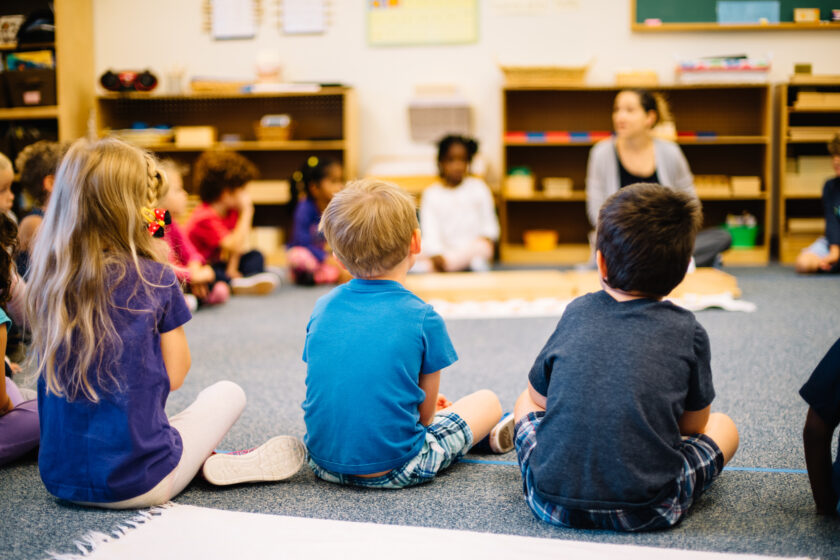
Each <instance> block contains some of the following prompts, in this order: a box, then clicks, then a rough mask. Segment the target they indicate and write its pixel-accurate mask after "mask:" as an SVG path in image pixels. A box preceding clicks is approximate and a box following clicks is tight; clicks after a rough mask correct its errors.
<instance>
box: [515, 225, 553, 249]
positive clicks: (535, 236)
mask: <svg viewBox="0 0 840 560" xmlns="http://www.w3.org/2000/svg"><path fill="white" fill-rule="evenodd" d="M522 237H523V239H524V241H525V248H526V249H528V250H529V251H551V250H552V249H555V248H556V247H557V239H558V237H559V236H558V234H557V232H556V231H554V230H553V229H529V230H527V231H526V232H524V233H523V234H522Z"/></svg>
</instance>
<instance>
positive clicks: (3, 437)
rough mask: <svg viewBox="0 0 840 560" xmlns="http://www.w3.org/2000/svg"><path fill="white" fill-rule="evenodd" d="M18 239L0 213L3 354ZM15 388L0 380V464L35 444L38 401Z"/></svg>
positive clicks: (0, 339) (0, 340) (0, 349)
mask: <svg viewBox="0 0 840 560" xmlns="http://www.w3.org/2000/svg"><path fill="white" fill-rule="evenodd" d="M16 241H17V226H16V225H15V223H14V222H13V221H12V220H11V219H10V218H9V217H8V216H6V215H5V214H0V305H2V307H0V352H2V354H5V353H6V337H7V332H8V329H9V327H10V325H11V322H12V321H11V319H9V316H8V315H6V312H5V310H4V308H5V306H6V304H7V303H8V300H9V297H10V296H11V293H12V282H13V281H14V278H15V276H14V271H13V269H12V262H13V261H12V251H13V249H14V246H15V243H16ZM33 392H34V391H31V390H25V389H18V387H17V385H15V383H14V382H13V381H12V380H11V379H10V378H8V377H6V376H3V381H2V382H0V465H4V464H6V463H8V462H10V461H13V460H15V459H17V458H18V457H20V456H22V455H24V454H25V453H28V452H29V451H31V450H33V449H35V448H36V447H37V446H38V440H39V424H38V402H37V401H36V400H35V396H34V395H33V394H31V393H33Z"/></svg>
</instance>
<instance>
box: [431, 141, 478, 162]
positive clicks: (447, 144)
mask: <svg viewBox="0 0 840 560" xmlns="http://www.w3.org/2000/svg"><path fill="white" fill-rule="evenodd" d="M454 144H461V145H462V146H464V148H465V149H466V150H467V162H471V161H472V158H473V156H475V154H476V153H477V152H478V141H477V140H475V139H473V138H470V137H469V136H460V135H457V134H450V135H448V136H444V137H443V138H441V139H440V141H439V142H438V158H437V160H438V163H440V162H442V161H443V158H445V157H446V154H448V153H449V148H451V147H452V146H453V145H454Z"/></svg>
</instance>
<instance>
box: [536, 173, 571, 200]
mask: <svg viewBox="0 0 840 560" xmlns="http://www.w3.org/2000/svg"><path fill="white" fill-rule="evenodd" d="M542 184H543V192H544V193H545V195H546V196H549V197H558V198H565V197H569V196H571V194H572V189H573V188H574V182H573V181H572V178H571V177H546V178H544V179H543V182H542Z"/></svg>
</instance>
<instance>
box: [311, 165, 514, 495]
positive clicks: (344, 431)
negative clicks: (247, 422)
mask: <svg viewBox="0 0 840 560" xmlns="http://www.w3.org/2000/svg"><path fill="white" fill-rule="evenodd" d="M321 229H322V230H323V232H324V236H325V237H326V240H327V243H329V246H330V247H331V248H332V251H333V253H334V255H335V257H336V258H337V259H338V260H339V262H341V263H342V265H344V266H345V267H346V268H347V270H348V271H349V272H350V274H352V276H353V279H352V280H351V281H350V282H348V283H347V284H344V285H342V286H339V287H337V288H335V289H333V290H332V291H331V292H330V293H329V294H327V295H326V296H324V297H322V298H321V299H319V300H318V302H317V303H316V305H315V309H314V310H313V312H312V316H311V318H310V320H309V324H308V325H307V328H306V344H305V346H304V350H303V360H304V361H305V362H306V364H307V373H306V399H305V400H304V402H303V410H304V421H305V423H306V437H305V439H304V441H305V442H306V445H307V448H308V449H309V457H310V460H309V465H310V467H312V470H313V471H314V472H315V474H316V475H317V476H318V477H320V478H322V479H324V480H326V481H329V482H335V483H339V484H349V485H356V486H368V487H375V488H403V487H406V486H412V485H415V484H420V483H423V482H427V481H430V480H431V479H432V478H434V476H435V474H436V473H437V472H438V471H440V470H441V469H444V468H446V467H447V466H449V465H450V464H452V463H453V462H455V461H457V460H458V459H459V458H460V457H461V456H462V455H463V454H465V453H466V452H467V451H468V450H469V449H470V447H472V445H473V443H474V442H477V441H479V440H481V439H482V438H484V437H485V436H487V435H488V434H490V433H491V431H493V434H492V435H493V436H494V437H493V438H491V445H493V444H494V443H495V447H496V450H497V451H500V452H504V451H509V450H510V449H512V447H513V442H512V436H513V418H512V417H510V419H509V420H507V419H506V421H503V422H500V418H501V417H502V409H501V405H500V404H499V399H498V397H496V395H495V394H494V393H493V392H491V391H489V390H482V391H477V392H475V393H472V394H470V395H468V396H466V397H464V398H462V399H460V400H458V401H457V402H455V403H454V404H453V403H449V402H448V401H446V399H445V398H443V397H440V396H439V395H438V387H439V385H440V372H441V370H442V369H443V368H445V367H447V366H449V365H451V364H452V363H454V362H455V361H456V360H457V359H458V356H457V354H456V353H455V349H454V348H453V347H452V342H451V341H450V340H449V335H448V334H447V332H446V325H445V324H444V322H443V319H441V317H440V316H439V315H438V314H437V313H436V312H435V311H434V309H433V308H432V307H431V306H430V305H428V304H427V303H425V302H424V301H423V300H421V299H420V298H418V297H417V296H415V295H414V294H412V293H411V292H410V291H408V290H407V289H406V288H405V287H404V286H403V282H404V281H405V278H406V274H407V273H408V270H409V269H410V268H411V266H412V265H413V264H414V260H415V258H416V256H417V254H419V253H420V230H419V229H418V224H417V214H416V208H415V203H414V199H413V198H412V197H411V196H410V195H409V194H407V193H406V192H405V191H402V190H401V189H400V188H399V187H396V186H394V185H391V184H389V183H383V182H378V181H367V180H363V181H356V182H353V183H350V184H348V185H347V187H346V188H345V189H344V190H342V191H340V192H338V193H337V194H335V195H334V196H333V198H332V200H331V201H330V203H329V205H328V206H327V207H326V209H325V210H324V213H323V216H322V218H321ZM440 408H443V409H442V410H439V409H440Z"/></svg>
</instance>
